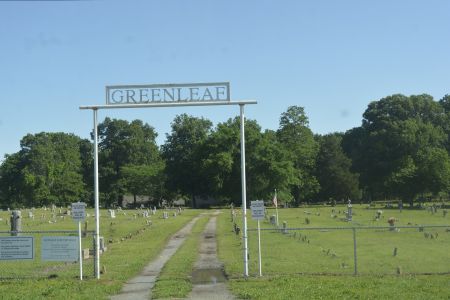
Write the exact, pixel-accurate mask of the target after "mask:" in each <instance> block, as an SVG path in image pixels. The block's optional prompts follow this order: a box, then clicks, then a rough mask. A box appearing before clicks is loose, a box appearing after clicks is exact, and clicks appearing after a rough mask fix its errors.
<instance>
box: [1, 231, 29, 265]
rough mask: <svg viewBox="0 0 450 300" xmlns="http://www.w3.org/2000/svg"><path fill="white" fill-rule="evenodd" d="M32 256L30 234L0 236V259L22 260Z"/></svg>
mask: <svg viewBox="0 0 450 300" xmlns="http://www.w3.org/2000/svg"><path fill="white" fill-rule="evenodd" d="M33 258H34V239H33V237H32V236H21V237H18V236H11V237H0V260H22V259H33Z"/></svg>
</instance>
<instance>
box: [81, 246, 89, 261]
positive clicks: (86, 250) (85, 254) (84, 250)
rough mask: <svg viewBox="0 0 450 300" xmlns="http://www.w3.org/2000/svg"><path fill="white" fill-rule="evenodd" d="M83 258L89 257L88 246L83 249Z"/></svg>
mask: <svg viewBox="0 0 450 300" xmlns="http://www.w3.org/2000/svg"><path fill="white" fill-rule="evenodd" d="M82 254H83V259H89V248H85V249H83V253H82Z"/></svg>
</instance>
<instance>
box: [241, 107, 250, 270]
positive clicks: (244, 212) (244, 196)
mask: <svg viewBox="0 0 450 300" xmlns="http://www.w3.org/2000/svg"><path fill="white" fill-rule="evenodd" d="M239 107H240V111H241V189H242V223H243V227H244V228H243V230H242V239H243V240H244V276H245V277H248V241H247V239H248V236H247V186H246V182H245V126H244V123H245V117H244V105H243V104H240V105H239Z"/></svg>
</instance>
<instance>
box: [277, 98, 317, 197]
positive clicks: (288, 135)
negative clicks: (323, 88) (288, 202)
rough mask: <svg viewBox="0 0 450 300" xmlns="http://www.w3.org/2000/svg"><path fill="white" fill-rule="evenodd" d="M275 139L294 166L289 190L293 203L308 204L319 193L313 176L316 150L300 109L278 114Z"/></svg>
mask: <svg viewBox="0 0 450 300" xmlns="http://www.w3.org/2000/svg"><path fill="white" fill-rule="evenodd" d="M277 138H278V140H279V141H280V143H281V145H282V147H283V148H284V149H285V150H287V151H288V152H289V156H290V160H291V161H292V162H293V164H294V168H295V172H296V175H295V176H296V180H295V184H293V185H291V190H292V195H293V196H294V199H295V203H296V204H299V203H300V202H301V201H309V200H311V199H312V197H313V196H314V195H315V194H316V193H317V192H318V191H319V189H320V186H319V183H318V181H317V178H316V177H315V176H314V170H315V163H316V157H317V153H318V150H319V147H318V144H317V142H316V141H315V140H314V135H313V133H312V131H311V130H310V129H309V121H308V117H307V116H306V114H305V110H304V109H303V107H300V106H290V107H288V109H287V110H286V112H283V113H282V114H281V117H280V127H279V129H278V131H277Z"/></svg>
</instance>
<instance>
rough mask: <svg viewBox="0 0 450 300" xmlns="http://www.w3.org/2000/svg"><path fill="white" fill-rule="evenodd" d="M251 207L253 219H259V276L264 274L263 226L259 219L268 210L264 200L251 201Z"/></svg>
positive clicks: (261, 218)
mask: <svg viewBox="0 0 450 300" xmlns="http://www.w3.org/2000/svg"><path fill="white" fill-rule="evenodd" d="M250 209H251V210H252V219H253V220H258V265H259V276H262V262H261V228H260V226H259V221H260V220H264V217H265V214H266V210H265V208H264V201H262V200H256V201H251V202H250Z"/></svg>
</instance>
